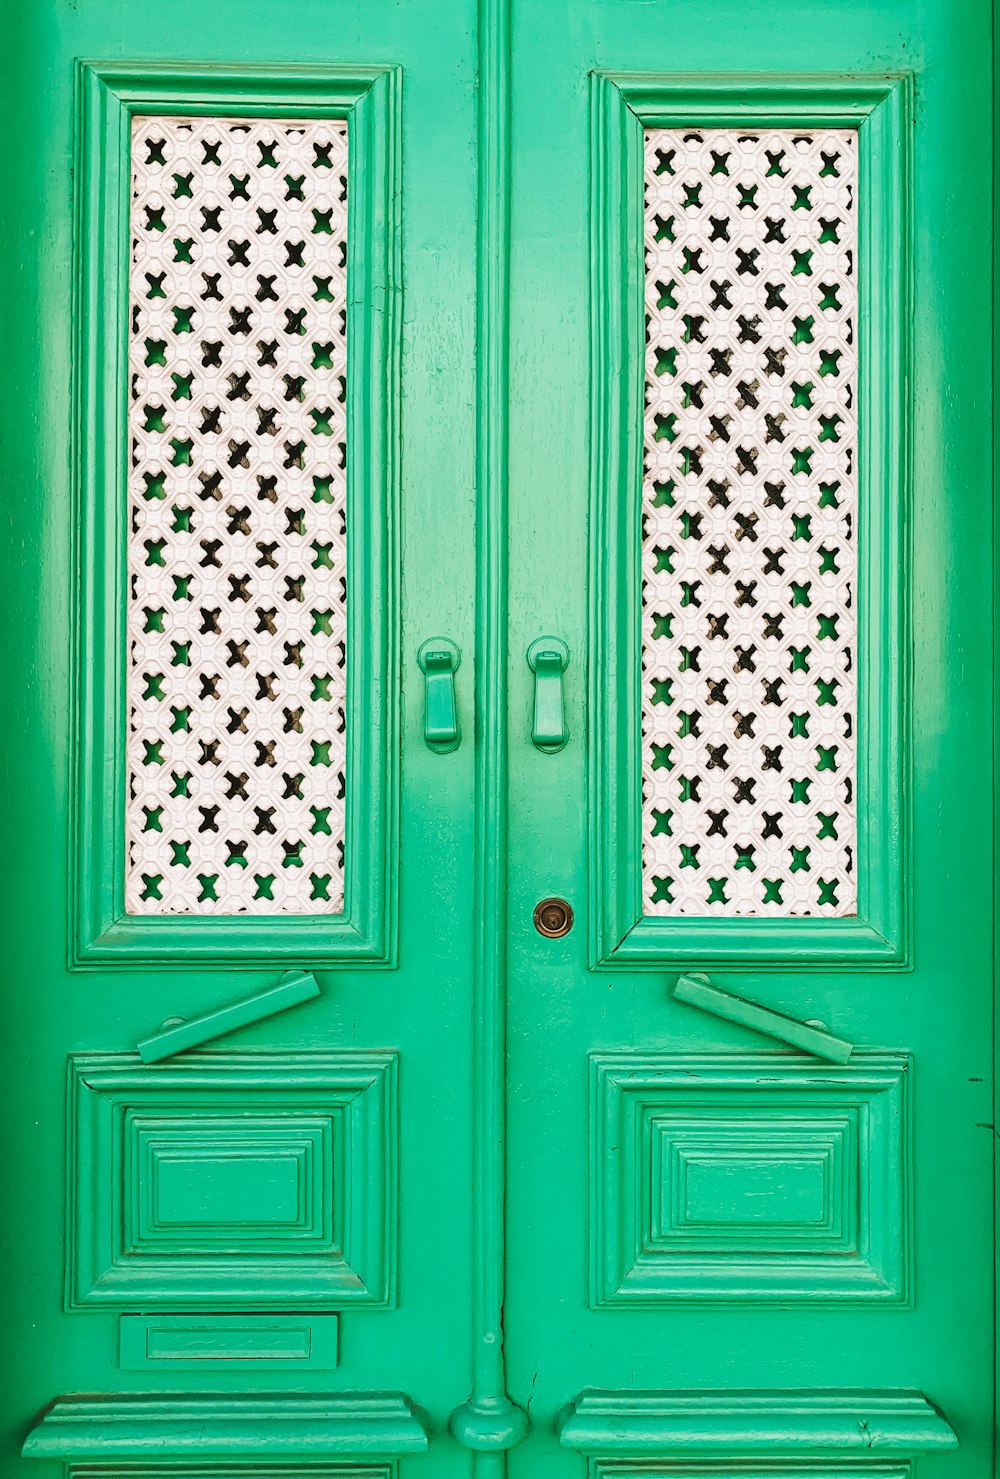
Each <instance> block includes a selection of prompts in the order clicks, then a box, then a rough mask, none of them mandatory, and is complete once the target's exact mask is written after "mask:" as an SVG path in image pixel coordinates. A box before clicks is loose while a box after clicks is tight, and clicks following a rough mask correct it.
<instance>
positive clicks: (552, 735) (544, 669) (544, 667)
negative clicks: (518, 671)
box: [527, 637, 569, 754]
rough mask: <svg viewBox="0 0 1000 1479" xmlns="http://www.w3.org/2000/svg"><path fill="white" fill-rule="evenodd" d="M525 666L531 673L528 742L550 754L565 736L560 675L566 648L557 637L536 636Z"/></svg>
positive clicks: (564, 660) (565, 656)
mask: <svg viewBox="0 0 1000 1479" xmlns="http://www.w3.org/2000/svg"><path fill="white" fill-rule="evenodd" d="M527 656H528V667H529V668H530V669H531V671H532V672H533V673H534V675H535V708H534V714H533V716H532V722H531V743H532V744H533V745H534V747H535V749H536V750H545V751H546V752H547V753H548V754H552V753H553V752H554V751H555V750H561V749H562V748H563V746H564V745H565V743H566V741H567V740H568V739H569V733H568V731H567V729H566V720H565V717H564V715H563V684H562V675H563V673H564V672H565V671H566V667H567V665H568V663H569V648H568V647H567V646H566V643H565V642H563V641H562V640H561V639H560V638H559V637H539V638H538V640H537V641H535V642H532V644H531V646H530V647H529V648H528V654H527Z"/></svg>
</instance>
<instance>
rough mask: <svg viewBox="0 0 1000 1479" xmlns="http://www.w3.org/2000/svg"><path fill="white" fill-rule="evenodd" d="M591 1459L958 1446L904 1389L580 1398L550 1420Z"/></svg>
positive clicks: (591, 1394)
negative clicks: (664, 1454)
mask: <svg viewBox="0 0 1000 1479" xmlns="http://www.w3.org/2000/svg"><path fill="white" fill-rule="evenodd" d="M558 1430H559V1442H560V1444H561V1445H562V1447H564V1448H573V1449H577V1450H578V1451H579V1452H581V1453H586V1454H592V1455H606V1456H609V1457H611V1456H617V1455H629V1456H635V1457H642V1456H643V1455H646V1454H663V1453H676V1454H693V1453H697V1454H730V1455H736V1454H741V1455H744V1456H749V1455H753V1454H765V1453H766V1454H781V1453H816V1454H825V1453H839V1454H848V1455H852V1456H854V1455H859V1454H865V1453H866V1454H868V1455H869V1456H870V1457H871V1458H873V1459H875V1458H880V1457H884V1456H885V1455H887V1454H914V1453H923V1452H927V1451H929V1450H943V1449H949V1448H957V1447H958V1437H957V1436H956V1433H955V1430H954V1429H953V1428H952V1426H951V1424H950V1423H949V1422H948V1420H947V1418H946V1417H944V1415H943V1414H942V1413H941V1412H940V1411H939V1410H938V1408H936V1407H935V1406H934V1404H933V1403H932V1402H930V1401H929V1400H928V1399H927V1398H926V1397H925V1396H924V1395H923V1393H922V1392H914V1391H904V1390H899V1391H897V1390H888V1391H881V1390H868V1391H862V1390H854V1389H843V1390H841V1389H822V1390H789V1389H784V1390H771V1391H721V1390H720V1391H704V1390H702V1391H597V1390H593V1389H588V1390H586V1391H584V1392H581V1393H580V1395H579V1396H578V1397H576V1398H575V1400H574V1401H572V1402H571V1403H569V1405H568V1406H567V1407H566V1408H564V1409H563V1411H562V1413H561V1414H560V1417H559V1421H558Z"/></svg>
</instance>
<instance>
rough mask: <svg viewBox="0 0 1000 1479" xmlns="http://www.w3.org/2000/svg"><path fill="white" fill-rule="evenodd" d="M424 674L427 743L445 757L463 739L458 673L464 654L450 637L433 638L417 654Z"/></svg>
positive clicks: (425, 734)
mask: <svg viewBox="0 0 1000 1479" xmlns="http://www.w3.org/2000/svg"><path fill="white" fill-rule="evenodd" d="M417 663H418V665H419V667H420V670H421V672H422V673H423V675H424V679H425V682H424V743H425V744H426V745H427V746H428V747H429V748H430V749H432V750H437V751H439V752H440V753H441V754H446V753H447V752H448V751H449V750H457V749H458V746H459V744H460V743H461V739H462V731H461V729H460V727H459V723H458V706H457V704H456V701H455V674H456V672H457V671H458V669H459V667H460V666H461V663H462V654H461V652H460V650H459V648H458V647H457V646H456V644H455V643H454V642H452V641H450V640H449V638H447V637H431V639H430V640H429V641H427V642H425V643H424V644H423V646H422V647H421V648H420V651H419V652H418V653H417Z"/></svg>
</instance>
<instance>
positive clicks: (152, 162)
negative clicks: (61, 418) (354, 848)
mask: <svg viewBox="0 0 1000 1479" xmlns="http://www.w3.org/2000/svg"><path fill="white" fill-rule="evenodd" d="M346 238H347V127H346V125H345V124H344V123H342V122H336V121H322V122H317V121H311V120H310V121H298V122H296V121H273V120H256V119H245V118H244V119H240V118H162V117H161V118H157V117H153V118H137V119H135V120H134V123H133V131H132V192H131V262H130V293H131V305H130V306H131V316H130V334H129V410H128V436H129V454H130V455H129V471H128V504H129V512H128V517H129V535H128V605H127V638H128V665H127V704H128V718H129V727H128V742H127V771H128V795H127V801H126V834H127V835H126V843H127V862H126V880H125V893H126V908H127V910H128V912H129V913H130V914H244V913H245V914H312V913H335V912H338V911H340V910H341V909H342V908H343V849H344V765H345V735H344V702H345V683H346V673H345V639H346V594H345V580H346V560H345V537H346V529H345V492H346V478H345V457H346V446H345V440H346V424H345V376H346V343H345V315H346Z"/></svg>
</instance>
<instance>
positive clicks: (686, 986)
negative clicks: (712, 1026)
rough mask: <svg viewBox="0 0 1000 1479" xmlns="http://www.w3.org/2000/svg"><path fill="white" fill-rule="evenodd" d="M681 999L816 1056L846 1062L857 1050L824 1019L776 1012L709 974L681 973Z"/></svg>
mask: <svg viewBox="0 0 1000 1479" xmlns="http://www.w3.org/2000/svg"><path fill="white" fill-rule="evenodd" d="M673 995H674V997H675V999H676V1000H677V1001H683V1002H685V1003H686V1004H687V1005H688V1006H689V1007H700V1008H701V1010H702V1011H703V1012H711V1013H712V1015H713V1016H715V1017H723V1018H724V1019H725V1020H726V1021H727V1022H737V1023H739V1025H740V1026H741V1027H749V1028H750V1029H751V1031H753V1032H763V1033H764V1034H765V1035H766V1036H767V1037H776V1038H777V1039H778V1040H779V1042H786V1043H788V1044H789V1045H790V1046H791V1047H793V1048H801V1049H802V1051H803V1052H804V1053H812V1054H813V1055H814V1057H817V1058H826V1059H828V1061H829V1062H831V1063H846V1062H847V1060H848V1058H849V1057H850V1056H851V1053H852V1052H853V1051H854V1046H853V1044H852V1043H849V1042H844V1040H843V1039H842V1038H839V1037H834V1036H833V1034H832V1033H830V1032H828V1031H827V1030H826V1027H825V1026H824V1025H823V1023H821V1022H800V1021H799V1019H798V1018H797V1017H786V1016H785V1014H784V1012H775V1011H773V1010H772V1009H771V1008H770V1007H762V1006H761V1005H760V1004H759V1003H758V1002H755V1001H747V1000H746V998H745V997H742V996H732V995H731V994H730V993H729V992H728V991H720V990H719V988H718V987H717V986H713V985H712V983H711V981H710V980H709V978H708V977H707V976H702V975H689V976H678V978H677V981H676V983H675V985H674V988H673Z"/></svg>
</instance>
